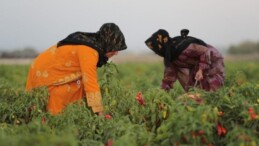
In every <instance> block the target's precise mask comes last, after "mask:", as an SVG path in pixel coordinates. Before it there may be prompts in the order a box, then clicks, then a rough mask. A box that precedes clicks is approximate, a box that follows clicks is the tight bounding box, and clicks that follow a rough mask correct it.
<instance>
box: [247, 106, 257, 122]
mask: <svg viewBox="0 0 259 146" xmlns="http://www.w3.org/2000/svg"><path fill="white" fill-rule="evenodd" d="M248 112H249V115H250V118H251V120H255V119H256V114H255V112H254V109H253V108H252V107H250V108H249V109H248Z"/></svg>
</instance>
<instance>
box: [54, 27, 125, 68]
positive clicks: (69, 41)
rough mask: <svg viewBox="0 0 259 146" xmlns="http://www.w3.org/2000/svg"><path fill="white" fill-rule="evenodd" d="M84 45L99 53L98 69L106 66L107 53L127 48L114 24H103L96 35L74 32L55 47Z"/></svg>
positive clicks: (121, 34) (122, 36)
mask: <svg viewBox="0 0 259 146" xmlns="http://www.w3.org/2000/svg"><path fill="white" fill-rule="evenodd" d="M63 45H86V46H89V47H91V48H93V49H95V50H97V51H98V53H99V60H98V64H97V66H98V67H101V66H102V65H104V64H106V63H107V61H108V58H107V57H106V56H105V54H106V53H107V52H112V51H121V50H125V49H126V48H127V45H126V43H125V38H124V35H123V33H122V32H121V30H120V28H119V27H118V26H117V25H116V24H114V23H105V24H103V25H102V26H101V28H100V29H99V31H97V32H96V33H88V32H75V33H72V34H70V35H69V36H67V37H66V38H65V39H63V40H61V41H60V42H58V44H57V46H58V47H60V46H63Z"/></svg>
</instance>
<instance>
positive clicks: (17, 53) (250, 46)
mask: <svg viewBox="0 0 259 146" xmlns="http://www.w3.org/2000/svg"><path fill="white" fill-rule="evenodd" d="M257 53H258V54H259V41H257V42H253V41H244V42H241V43H239V44H236V45H231V46H230V47H228V49H227V54H229V55H240V54H257ZM38 54H39V53H38V51H36V50H35V49H34V48H31V47H27V48H24V49H19V50H14V51H0V58H35V57H36V56H38Z"/></svg>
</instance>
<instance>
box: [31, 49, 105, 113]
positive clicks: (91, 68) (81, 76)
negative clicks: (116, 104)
mask: <svg viewBox="0 0 259 146" xmlns="http://www.w3.org/2000/svg"><path fill="white" fill-rule="evenodd" d="M98 58H99V57H98V52H97V51H96V50H94V49H92V48H91V47H88V46H84V45H65V46H61V47H58V48H57V47H56V45H55V46H52V47H50V48H49V49H47V50H46V51H45V52H43V53H41V54H40V55H39V56H38V57H37V58H36V59H35V60H34V61H33V62H32V64H31V66H30V70H29V74H28V79H27V85H26V90H30V89H32V88H36V87H40V86H47V87H48V89H49V95H50V97H49V100H48V105H47V110H48V111H50V112H51V113H52V114H57V113H59V112H60V111H62V109H63V108H65V106H66V105H67V104H68V103H73V102H75V101H78V100H80V99H81V98H82V97H83V96H86V99H87V104H88V106H90V107H91V108H92V110H93V112H100V111H103V107H102V98H101V94H100V88H99V84H98V80H97V72H96V71H97V67H96V65H97V62H98Z"/></svg>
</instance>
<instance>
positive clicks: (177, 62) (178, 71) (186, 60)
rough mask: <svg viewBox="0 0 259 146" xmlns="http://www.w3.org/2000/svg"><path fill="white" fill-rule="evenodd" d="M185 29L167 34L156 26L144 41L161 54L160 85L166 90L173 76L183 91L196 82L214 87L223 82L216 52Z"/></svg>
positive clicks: (173, 79) (199, 84)
mask: <svg viewBox="0 0 259 146" xmlns="http://www.w3.org/2000/svg"><path fill="white" fill-rule="evenodd" d="M188 33H189V30H187V29H183V30H181V36H177V37H173V38H171V37H170V36H169V34H168V32H167V31H166V30H163V29H159V30H158V31H157V32H155V33H154V34H153V35H152V36H151V37H150V38H148V39H147V40H146V41H145V43H146V45H147V46H148V47H149V48H150V49H151V50H152V51H154V52H155V53H156V54H158V55H159V56H161V57H163V58H164V65H165V70H164V78H163V80H162V85H161V87H162V88H163V89H165V90H167V91H169V90H170V89H172V88H173V84H174V82H175V81H176V80H178V81H179V82H180V84H181V85H182V87H183V88H184V90H185V91H188V90H189V89H190V88H192V87H194V86H196V87H199V88H201V89H204V90H207V91H216V90H217V89H218V88H220V87H221V86H223V83H224V76H225V73H224V62H223V57H222V55H221V54H220V52H219V51H218V50H217V49H216V48H214V47H212V46H211V45H209V44H206V43H205V42H203V41H202V40H200V39H197V38H194V37H191V36H188Z"/></svg>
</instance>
